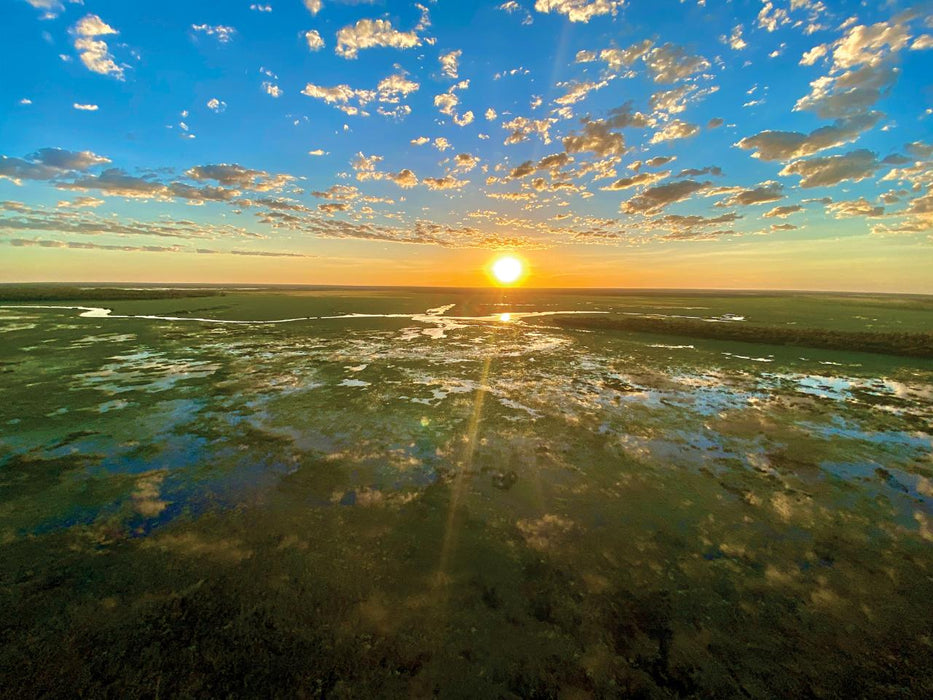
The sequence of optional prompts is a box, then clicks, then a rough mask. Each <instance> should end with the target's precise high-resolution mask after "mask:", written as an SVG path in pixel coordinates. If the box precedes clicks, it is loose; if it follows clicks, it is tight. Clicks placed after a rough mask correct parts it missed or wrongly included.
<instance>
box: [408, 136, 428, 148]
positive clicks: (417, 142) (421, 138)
mask: <svg viewBox="0 0 933 700" xmlns="http://www.w3.org/2000/svg"><path fill="white" fill-rule="evenodd" d="M430 140H431V139H429V138H428V137H427V136H419V137H418V138H416V139H412V140H411V145H412V146H423V145H424V144H426V143H428V142H429V141H430Z"/></svg>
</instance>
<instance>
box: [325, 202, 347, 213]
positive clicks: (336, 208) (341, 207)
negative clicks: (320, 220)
mask: <svg viewBox="0 0 933 700" xmlns="http://www.w3.org/2000/svg"><path fill="white" fill-rule="evenodd" d="M317 208H318V209H319V210H320V211H322V212H324V213H325V214H334V213H336V212H340V211H347V210H348V209H349V208H350V205H349V204H347V203H346V202H327V203H325V204H318V205H317Z"/></svg>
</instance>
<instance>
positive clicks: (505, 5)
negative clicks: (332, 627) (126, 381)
mask: <svg viewBox="0 0 933 700" xmlns="http://www.w3.org/2000/svg"><path fill="white" fill-rule="evenodd" d="M930 10H931V5H930V4H929V3H904V2H882V3H877V2H871V3H867V2H866V3H856V2H830V1H829V0H822V1H819V0H770V1H769V2H762V1H761V0H749V1H748V2H723V1H722V0H706V1H705V2H702V1H701V2H697V0H683V1H679V0H656V1H654V2H640V1H639V2H635V1H630V2H615V1H613V0H513V1H511V2H494V3H489V4H483V3H472V2H470V3H466V2H452V1H450V0H447V1H445V0H438V1H437V2H430V1H429V0H425V2H424V3H423V4H422V3H411V2H388V1H386V2H379V1H373V2H367V1H365V0H357V1H351V0H321V1H320V2H318V1H316V0H268V2H259V3H251V2H248V1H244V2H239V1H230V2H224V3H198V2H172V1H165V2H161V3H158V4H157V5H144V4H139V3H126V2H106V1H98V0H85V1H84V2H83V3H82V2H70V1H69V0H6V3H5V5H4V16H5V21H4V23H3V24H4V28H3V30H2V31H3V32H4V41H3V42H2V44H0V51H2V52H3V54H4V55H3V65H4V66H6V67H7V69H6V71H5V73H6V74H5V76H4V80H3V82H2V84H0V105H2V108H0V109H2V120H0V153H2V154H3V156H4V158H3V160H2V161H0V200H2V203H0V251H2V254H0V260H2V262H0V279H6V280H17V279H34V280H57V279H60V280H76V279H80V280H101V281H103V280H120V281H127V280H131V279H135V280H139V281H147V280H148V281H172V280H176V281H198V280H200V281H214V282H224V281H231V282H235V281H253V282H308V283H316V282H320V283H347V284H354V283H367V284H368V283H419V282H421V283H426V284H444V283H450V284H470V283H481V282H482V279H483V278H482V275H481V270H482V268H483V266H484V265H485V264H486V261H488V259H489V258H490V257H491V256H493V255H494V254H495V253H496V252H497V251H501V250H505V249H508V250H512V251H516V252H518V253H520V254H521V255H522V256H524V257H525V258H526V259H527V260H528V261H529V264H530V266H531V268H532V270H533V271H535V273H536V274H534V275H532V276H530V277H529V282H530V283H533V284H540V285H543V286H548V285H555V286H562V285H568V286H667V287H670V286H693V287H776V288H780V287H784V288H788V287H790V288H802V287H806V288H835V289H879V290H889V291H894V290H903V291H925V292H933V283H931V281H930V278H931V277H933V275H930V274H929V271H930V269H933V256H931V254H930V244H931V242H933V241H931V230H933V213H931V212H933V196H931V194H930V184H931V181H933V166H931V156H933V154H931V146H930V145H929V144H930V143H931V142H933V138H931V124H933V115H931V108H933V88H931V81H930V78H929V76H930V75H933V50H931V49H933V38H931V35H933V23H931V20H930V17H931V12H930Z"/></svg>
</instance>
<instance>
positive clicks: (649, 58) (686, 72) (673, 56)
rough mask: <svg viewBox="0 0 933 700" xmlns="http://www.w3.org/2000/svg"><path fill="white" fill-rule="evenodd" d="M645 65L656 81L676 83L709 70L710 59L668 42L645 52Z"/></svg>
mask: <svg viewBox="0 0 933 700" xmlns="http://www.w3.org/2000/svg"><path fill="white" fill-rule="evenodd" d="M645 65H646V66H647V67H648V72H650V73H651V75H652V77H653V78H654V81H655V82H656V83H674V82H677V81H678V80H684V79H686V78H689V77H690V76H691V75H693V74H694V73H698V72H700V71H704V70H707V69H708V68H709V61H707V60H706V59H705V58H703V57H702V56H693V55H691V54H688V53H687V52H686V51H684V49H683V47H682V46H677V45H676V44H670V43H668V44H664V45H663V46H658V47H657V48H654V49H651V50H650V51H649V52H648V53H647V54H645Z"/></svg>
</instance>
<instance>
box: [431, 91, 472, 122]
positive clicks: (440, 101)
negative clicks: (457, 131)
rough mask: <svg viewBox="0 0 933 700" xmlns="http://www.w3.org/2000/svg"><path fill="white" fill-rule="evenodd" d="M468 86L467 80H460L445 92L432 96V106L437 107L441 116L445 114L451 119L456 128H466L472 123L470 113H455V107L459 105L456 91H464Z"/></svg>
mask: <svg viewBox="0 0 933 700" xmlns="http://www.w3.org/2000/svg"><path fill="white" fill-rule="evenodd" d="M469 86H470V81H469V80H461V81H460V82H459V83H454V84H453V85H451V86H450V89H449V90H447V92H442V93H441V94H440V95H435V96H434V106H435V107H437V109H438V111H439V112H440V113H441V114H446V115H447V116H448V117H450V118H451V119H453V122H454V124H456V125H457V126H466V125H467V124H470V123H472V122H473V118H474V116H473V112H472V111H467V112H464V113H463V114H462V115H460V114H459V113H458V112H457V107H458V106H459V104H460V97H459V96H458V95H457V92H456V91H457V90H466V89H467V88H468V87H469Z"/></svg>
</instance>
